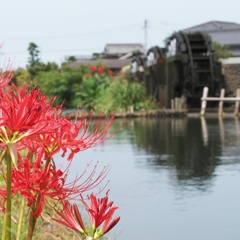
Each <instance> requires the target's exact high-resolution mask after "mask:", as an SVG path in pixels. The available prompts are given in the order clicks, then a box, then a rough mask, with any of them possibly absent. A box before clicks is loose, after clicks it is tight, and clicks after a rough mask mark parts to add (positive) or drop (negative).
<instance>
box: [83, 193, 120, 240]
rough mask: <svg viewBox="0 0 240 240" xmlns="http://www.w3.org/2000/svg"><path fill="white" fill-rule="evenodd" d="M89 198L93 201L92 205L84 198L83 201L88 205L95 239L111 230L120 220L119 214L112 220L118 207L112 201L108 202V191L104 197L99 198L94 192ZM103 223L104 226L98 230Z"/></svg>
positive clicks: (87, 208)
mask: <svg viewBox="0 0 240 240" xmlns="http://www.w3.org/2000/svg"><path fill="white" fill-rule="evenodd" d="M89 200H90V202H91V204H90V205H88V204H87V203H86V201H85V200H83V199H82V203H83V204H84V206H85V207H86V210H87V212H88V214H89V216H90V219H91V222H92V225H93V233H92V237H93V239H98V238H100V237H101V236H103V235H104V234H106V233H107V232H109V231H110V230H111V229H112V228H113V227H114V226H115V225H116V224H117V223H118V221H119V220H120V217H119V216H118V217H116V218H114V219H113V220H112V217H113V214H114V212H115V211H116V210H117V209H118V207H116V206H113V202H112V201H111V202H108V193H107V194H106V196H105V197H104V198H98V199H97V198H96V196H95V195H94V194H93V193H92V194H91V195H90V196H89ZM101 224H103V226H102V228H101V229H100V230H97V229H98V227H99V226H100V225H101Z"/></svg>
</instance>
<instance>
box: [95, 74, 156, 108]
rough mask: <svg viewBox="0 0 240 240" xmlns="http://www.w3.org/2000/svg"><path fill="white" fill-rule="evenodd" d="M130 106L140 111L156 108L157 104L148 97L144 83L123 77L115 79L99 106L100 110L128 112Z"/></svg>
mask: <svg viewBox="0 0 240 240" xmlns="http://www.w3.org/2000/svg"><path fill="white" fill-rule="evenodd" d="M129 106H133V107H134V110H136V111H138V110H140V109H142V108H146V109H148V108H155V106H156V104H155V103H154V101H153V100H152V99H151V98H149V97H147V96H146V89H145V87H144V86H143V84H142V83H139V82H135V81H131V80H127V79H125V78H124V77H122V76H119V77H116V78H114V80H113V81H112V82H111V84H110V85H109V87H108V88H107V89H106V93H105V95H104V96H103V98H102V99H101V101H100V102H99V103H98V105H97V107H98V109H100V108H103V109H105V110H119V109H124V110H127V108H128V107H129Z"/></svg>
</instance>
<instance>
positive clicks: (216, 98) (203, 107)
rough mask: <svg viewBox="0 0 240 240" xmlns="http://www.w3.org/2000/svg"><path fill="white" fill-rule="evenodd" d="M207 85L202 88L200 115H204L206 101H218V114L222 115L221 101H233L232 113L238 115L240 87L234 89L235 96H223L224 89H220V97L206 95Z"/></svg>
mask: <svg viewBox="0 0 240 240" xmlns="http://www.w3.org/2000/svg"><path fill="white" fill-rule="evenodd" d="M207 95H208V87H204V88H203V96H202V98H201V101H202V104H201V112H200V114H201V115H205V112H206V107H207V101H219V105H218V115H219V116H222V115H223V102H235V109H234V114H235V115H238V113H239V102H240V89H239V88H238V89H237V90H236V97H224V95H225V89H222V90H221V93H220V97H208V96H207Z"/></svg>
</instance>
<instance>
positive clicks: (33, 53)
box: [27, 42, 40, 68]
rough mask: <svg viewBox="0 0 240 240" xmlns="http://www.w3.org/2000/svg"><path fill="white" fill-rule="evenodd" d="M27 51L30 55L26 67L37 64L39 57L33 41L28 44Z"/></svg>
mask: <svg viewBox="0 0 240 240" xmlns="http://www.w3.org/2000/svg"><path fill="white" fill-rule="evenodd" d="M28 52H29V55H30V56H29V58H28V63H29V65H28V66H27V67H28V68H30V67H35V66H37V65H39V63H40V58H39V57H38V54H39V50H38V46H37V45H36V44H35V43H33V42H30V43H29V46H28Z"/></svg>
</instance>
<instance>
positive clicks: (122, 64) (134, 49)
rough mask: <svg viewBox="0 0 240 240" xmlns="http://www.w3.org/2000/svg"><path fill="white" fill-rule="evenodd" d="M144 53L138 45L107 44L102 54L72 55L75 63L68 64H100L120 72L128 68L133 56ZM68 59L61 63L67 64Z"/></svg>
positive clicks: (65, 57) (73, 65)
mask: <svg viewBox="0 0 240 240" xmlns="http://www.w3.org/2000/svg"><path fill="white" fill-rule="evenodd" d="M144 52H145V49H144V47H143V45H142V44H139V43H129V44H127V43H124V44H107V45H106V46H105V48H104V51H103V52H102V53H99V54H95V55H94V56H75V55H74V56H73V57H75V61H74V62H72V63H69V64H70V66H71V67H77V66H80V65H97V64H101V65H104V66H106V67H107V68H109V69H111V70H113V71H120V70H122V69H123V68H126V67H127V66H130V64H131V62H132V58H133V57H134V56H141V55H143V54H144ZM69 57H70V56H64V58H63V62H68V59H69Z"/></svg>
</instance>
